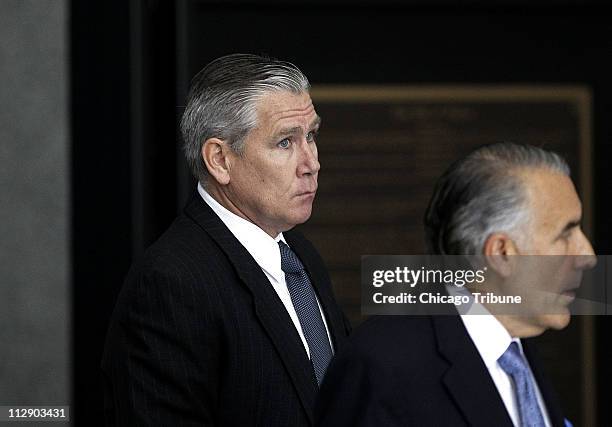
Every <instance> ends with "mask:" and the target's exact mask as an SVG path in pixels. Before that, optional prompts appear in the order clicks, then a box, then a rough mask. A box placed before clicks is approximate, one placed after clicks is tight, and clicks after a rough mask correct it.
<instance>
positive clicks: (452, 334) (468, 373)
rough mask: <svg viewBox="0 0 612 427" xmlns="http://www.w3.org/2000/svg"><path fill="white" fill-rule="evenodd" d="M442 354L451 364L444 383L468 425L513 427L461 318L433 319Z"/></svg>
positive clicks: (437, 317) (438, 317) (443, 317)
mask: <svg viewBox="0 0 612 427" xmlns="http://www.w3.org/2000/svg"><path fill="white" fill-rule="evenodd" d="M432 322H433V326H434V330H435V334H436V341H437V343H438V351H439V352H440V354H441V355H442V356H443V357H444V358H445V359H446V360H447V361H448V363H449V368H448V370H447V371H446V373H445V375H444V377H443V382H444V385H445V386H446V388H447V390H448V392H449V394H450V395H451V396H452V399H453V400H454V401H455V403H456V405H457V406H458V407H459V409H460V410H461V412H462V413H463V415H464V417H465V418H466V420H467V422H468V424H469V425H470V426H473V427H488V426H491V425H495V426H499V427H513V424H512V420H511V419H510V416H509V415H508V412H507V411H506V407H505V406H504V403H503V401H502V399H501V397H500V396H499V393H498V392H497V388H496V387H495V383H494V382H493V380H492V379H491V376H490V375H489V371H488V369H487V367H486V365H485V364H484V362H483V361H482V358H481V357H480V354H479V353H478V350H477V349H476V346H475V345H474V343H473V342H472V341H471V339H470V337H469V335H468V332H467V331H466V329H465V327H464V326H463V322H462V321H461V319H460V318H459V316H457V315H454V316H432Z"/></svg>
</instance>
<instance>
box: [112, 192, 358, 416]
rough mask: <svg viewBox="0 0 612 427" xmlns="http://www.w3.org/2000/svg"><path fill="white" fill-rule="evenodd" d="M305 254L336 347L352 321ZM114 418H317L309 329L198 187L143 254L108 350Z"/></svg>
mask: <svg viewBox="0 0 612 427" xmlns="http://www.w3.org/2000/svg"><path fill="white" fill-rule="evenodd" d="M284 235H285V238H286V239H287V241H288V242H289V244H290V245H291V247H292V248H293V249H294V251H295V252H296V253H297V254H298V256H299V257H300V259H301V260H302V262H303V264H304V266H305V267H306V270H307V272H308V274H309V275H310V278H311V281H312V283H313V286H314V287H315V289H316V292H317V295H318V298H319V301H320V303H321V306H322V308H323V311H324V313H325V316H326V320H327V324H328V327H329V330H330V334H331V337H332V340H333V343H334V347H335V349H336V350H339V349H340V348H341V347H342V345H343V343H344V340H345V338H346V336H347V335H348V332H349V325H348V323H347V322H346V320H345V317H344V316H343V314H342V312H341V310H340V308H339V307H338V305H337V304H336V302H335V300H334V297H333V295H332V289H331V284H330V280H329V276H328V274H327V272H326V270H325V267H324V265H323V262H322V260H321V259H320V257H319V255H318V254H317V252H316V250H315V249H314V248H313V247H312V245H311V244H310V243H309V242H308V241H307V240H305V239H304V238H303V237H302V236H301V235H300V234H299V233H297V232H295V231H290V232H287V233H284ZM102 371H103V378H104V384H105V418H106V422H107V425H121V426H140V425H147V426H153V425H156V426H157V425H159V426H162V425H163V426H202V425H216V426H251V425H253V426H255V425H257V426H292V427H293V426H296V427H297V426H309V425H312V422H313V418H312V417H313V415H312V413H313V409H314V403H315V398H316V394H317V391H318V387H317V383H316V379H315V377H314V373H313V370H312V367H311V364H310V361H309V360H308V357H307V354H306V352H305V350H304V347H303V345H302V342H301V340H300V337H299V335H298V333H297V331H296V330H295V327H294V326H293V323H292V321H291V319H290V317H289V315H288V313H287V311H286V310H285V308H284V306H283V304H282V303H281V301H280V299H279V298H278V296H277V295H276V293H275V291H274V289H273V288H272V286H271V285H270V283H269V282H268V279H267V278H266V276H265V274H264V273H263V272H262V270H261V268H260V267H259V266H258V265H257V263H256V262H255V260H254V259H253V258H252V257H251V255H250V254H249V253H248V252H247V251H246V249H245V248H244V247H243V246H242V245H241V244H240V243H239V242H238V240H237V239H236V238H235V237H234V236H233V235H232V234H231V232H230V231H229V230H228V229H227V227H226V226H225V225H224V224H223V222H222V221H221V220H220V219H219V218H218V217H217V216H216V215H215V214H214V212H213V211H212V210H211V209H210V208H209V207H208V205H206V203H205V202H204V201H203V200H202V199H201V197H200V196H199V195H198V194H197V193H196V194H195V195H194V197H192V199H191V201H190V202H189V203H188V204H187V206H186V208H185V210H184V212H183V214H182V215H180V216H179V217H178V218H177V219H176V220H175V222H174V223H173V224H172V225H171V226H170V228H169V229H168V230H167V231H166V232H165V233H164V234H163V235H162V237H161V238H160V239H159V240H158V241H157V242H156V243H155V244H153V245H152V246H151V247H150V248H149V249H148V250H147V251H146V253H145V255H144V257H143V259H142V260H140V261H139V262H137V263H135V264H134V265H133V266H132V268H131V270H130V272H129V274H128V276H127V278H126V281H125V283H124V286H123V289H122V291H121V293H120V295H119V298H118V301H117V305H116V307H115V311H114V313H113V316H112V318H111V323H110V327H109V330H108V335H107V339H106V345H105V350H104V355H103V360H102Z"/></svg>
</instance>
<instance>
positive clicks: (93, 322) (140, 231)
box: [70, 0, 612, 425]
mask: <svg viewBox="0 0 612 427" xmlns="http://www.w3.org/2000/svg"><path fill="white" fill-rule="evenodd" d="M603 7H604V6H603V3H599V2H563V1H531V2H522V1H514V2H496V3H495V5H491V4H490V3H487V4H485V3H478V2H459V1H454V2H452V1H446V2H442V1H436V2H424V1H412V2H404V3H399V2H381V1H377V2H374V1H370V2H341V1H335V2H334V1H327V2H318V1H301V2H293V3H291V4H284V3H278V2H267V1H260V2H236V1H230V2H227V1H226V2H211V1H188V0H181V1H177V2H176V3H173V2H170V1H161V0H160V1H156V0H132V1H130V2H124V1H120V0H113V1H106V2H96V3H94V2H84V1H76V0H73V2H72V4H71V8H70V9H71V10H70V15H71V25H70V46H71V59H72V69H71V75H72V80H71V114H72V141H73V142H72V193H73V211H72V214H73V220H72V235H73V240H72V243H73V245H72V246H73V251H72V259H73V266H74V267H73V272H72V278H73V304H74V311H73V313H74V314H73V316H74V317H73V324H74V355H73V360H74V365H73V366H74V371H73V384H74V396H75V397H74V409H73V413H74V415H75V416H76V420H77V422H81V423H85V421H84V420H87V425H94V424H92V422H95V420H100V419H101V411H102V393H101V387H100V378H99V370H98V367H99V361H100V356H101V352H102V347H103V337H104V334H105V330H106V325H107V321H108V318H109V316H110V313H111V310H112V307H113V304H114V299H115V297H116V295H117V293H118V291H119V289H120V286H121V283H122V280H123V277H124V275H125V273H126V272H127V269H128V268H129V264H130V262H131V260H132V259H133V258H134V257H136V256H138V255H139V254H140V253H141V252H142V250H143V249H144V247H146V245H148V244H149V243H151V242H152V241H153V240H154V239H155V238H156V237H157V236H158V235H159V234H160V233H161V232H162V231H163V230H164V229H165V227H167V225H168V224H169V223H170V222H171V220H172V219H173V218H174V216H175V214H176V212H177V211H178V210H179V209H180V207H181V206H182V203H183V201H184V200H185V198H186V196H187V194H189V192H190V191H191V190H192V183H193V182H192V180H191V178H190V177H189V174H188V173H187V171H186V168H185V166H184V162H183V160H182V157H181V153H180V149H179V142H178V141H179V139H178V136H177V132H176V124H177V121H178V117H180V114H181V113H182V108H181V106H182V105H183V102H184V97H185V94H186V90H187V87H188V82H189V79H190V78H191V76H192V75H193V74H194V73H195V72H197V71H198V70H199V69H200V68H201V67H202V66H203V65H204V64H206V63H207V62H208V61H210V60H212V59H214V58H215V57H217V56H220V55H223V54H226V53H232V52H252V53H267V54H270V55H272V56H276V57H279V58H282V59H286V60H289V61H292V62H295V63H296V64H298V65H299V66H300V68H301V69H302V70H303V71H304V72H305V73H306V74H307V75H308V77H309V78H310V80H311V82H312V83H314V84H316V83H337V84H345V83H353V84H391V83H393V84H412V85H414V84H436V83H456V84H460V83H476V84H477V83H494V84H495V83H528V84H581V85H587V86H588V87H590V88H591V90H592V93H593V118H592V120H593V129H594V136H593V144H594V162H593V173H594V176H593V180H594V183H595V188H594V191H595V200H594V202H595V206H594V232H593V236H594V245H595V248H596V251H597V252H598V253H601V254H606V253H610V252H611V251H612V230H611V229H610V227H609V225H608V224H609V218H610V217H612V215H611V214H612V212H611V209H612V206H611V204H610V201H609V197H608V195H609V194H610V192H611V191H610V190H612V175H611V174H610V173H609V169H608V165H607V162H608V159H610V158H611V156H610V155H611V154H612V152H611V151H612V149H611V148H610V145H609V144H608V141H609V140H610V137H611V136H612V124H611V122H610V121H609V120H608V116H609V115H610V114H611V113H612V82H611V81H610V79H609V76H610V75H612V67H611V66H610V65H609V62H610V61H609V58H610V54H611V53H612V52H611V48H612V24H611V23H610V20H609V19H608V17H607V16H606V14H605V13H604V9H603ZM594 323H595V333H596V340H595V350H596V357H595V359H594V363H595V369H596V371H595V372H596V380H597V394H596V396H597V402H596V403H597V405H596V411H597V417H598V420H599V422H598V425H610V424H611V422H612V418H611V414H610V410H609V407H608V406H607V402H609V401H610V398H611V397H612V396H611V395H610V392H609V391H608V388H609V387H608V381H609V380H610V379H611V378H612V375H611V372H610V364H609V360H610V356H611V355H612V348H611V346H610V344H609V342H608V339H607V335H608V334H609V333H610V331H612V329H611V324H610V320H609V319H608V318H603V317H600V318H595V319H594ZM562 350H563V349H559V353H560V354H561V355H562V354H563V352H562ZM576 393H577V394H578V391H576ZM576 398H577V399H579V397H578V396H576ZM576 408H578V409H576ZM574 410H575V411H577V413H578V417H580V416H581V415H580V411H579V406H576V407H575V408H574ZM579 424H580V423H579V422H578V425H579Z"/></svg>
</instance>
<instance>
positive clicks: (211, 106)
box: [181, 54, 310, 185]
mask: <svg viewBox="0 0 612 427" xmlns="http://www.w3.org/2000/svg"><path fill="white" fill-rule="evenodd" d="M309 89H310V83H309V82H308V79H307V78H306V76H305V75H304V74H303V73H302V72H301V71H300V70H299V69H298V68H297V67H296V66H295V65H293V64H291V63H289V62H284V61H279V60H276V59H272V58H267V57H264V56H259V55H249V54H233V55H227V56H222V57H220V58H217V59H215V60H214V61H212V62H211V63H209V64H208V65H207V66H206V67H204V68H203V69H202V70H201V71H200V72H199V73H198V74H196V76H195V77H194V78H193V80H192V81H191V88H190V90H189V95H188V96H187V106H186V107H185V112H184V114H183V118H182V120H181V133H182V135H183V141H184V146H183V148H184V152H185V157H186V158H187V163H188V164H189V167H190V168H191V171H192V173H193V174H194V176H195V177H196V178H197V179H198V181H200V182H201V183H202V185H204V184H205V182H206V180H207V178H208V170H207V169H206V165H205V164H204V161H203V159H202V154H201V151H202V145H203V144H204V142H205V141H206V140H207V139H209V138H219V139H221V140H223V141H226V142H227V143H228V144H229V146H230V147H231V149H232V150H234V151H235V152H236V153H239V154H241V153H242V152H243V150H244V140H245V137H246V136H247V135H248V133H249V132H250V131H251V130H252V129H254V128H255V127H256V126H257V102H258V101H259V100H260V99H261V98H262V97H263V96H264V95H266V94H267V93H269V92H274V91H289V92H292V93H296V94H299V93H302V92H308V91H309Z"/></svg>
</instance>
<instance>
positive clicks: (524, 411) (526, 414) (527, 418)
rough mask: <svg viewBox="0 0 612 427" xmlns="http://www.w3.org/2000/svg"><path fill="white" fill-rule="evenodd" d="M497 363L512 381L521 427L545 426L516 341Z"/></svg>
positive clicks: (524, 361)
mask: <svg viewBox="0 0 612 427" xmlns="http://www.w3.org/2000/svg"><path fill="white" fill-rule="evenodd" d="M497 363H499V366H501V368H502V369H503V370H504V372H505V373H506V374H508V375H510V377H512V380H513V381H514V389H515V392H516V400H517V402H518V409H519V414H520V416H521V426H522V427H545V426H546V424H544V418H543V416H542V412H541V411H540V405H538V398H537V396H536V391H535V387H534V384H533V381H532V379H531V374H530V371H529V367H528V366H527V361H526V360H525V358H524V357H523V355H522V354H521V351H520V349H519V347H518V344H517V343H516V341H513V342H512V343H511V344H510V345H509V346H508V349H506V351H505V353H504V354H502V355H501V357H500V358H499V359H497Z"/></svg>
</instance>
